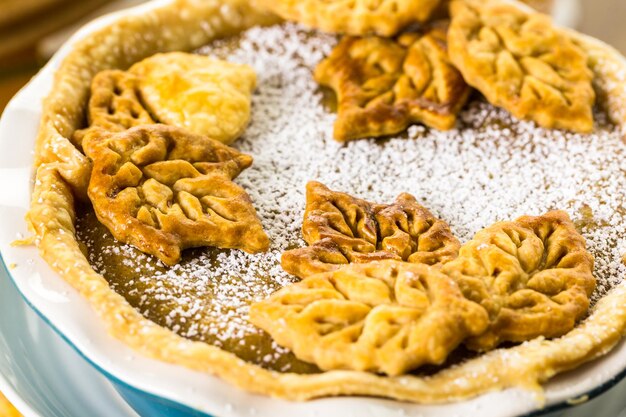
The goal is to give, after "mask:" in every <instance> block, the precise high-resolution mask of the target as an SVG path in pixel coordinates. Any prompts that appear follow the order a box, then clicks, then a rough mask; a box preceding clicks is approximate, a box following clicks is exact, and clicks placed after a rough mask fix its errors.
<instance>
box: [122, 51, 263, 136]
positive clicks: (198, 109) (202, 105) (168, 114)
mask: <svg viewBox="0 0 626 417" xmlns="http://www.w3.org/2000/svg"><path fill="white" fill-rule="evenodd" d="M129 72H130V73H133V74H136V75H137V76H138V79H139V89H140V91H141V95H142V98H143V100H144V101H145V103H146V106H147V107H148V109H150V111H151V112H152V113H153V114H154V115H155V116H156V117H157V118H158V119H159V121H160V122H163V123H167V124H170V125H174V126H179V127H184V128H186V129H188V130H190V131H191V132H194V133H196V134H200V135H206V136H209V137H210V138H212V139H214V140H218V141H220V142H222V143H226V144H229V143H232V142H233V141H235V140H236V139H237V138H239V137H240V136H241V135H242V134H243V132H244V130H245V129H246V127H247V126H248V122H249V121H250V107H251V105H250V100H251V95H252V92H253V91H254V88H255V86H256V74H255V72H254V70H253V69H252V68H251V67H249V66H248V65H243V64H235V63H232V62H227V61H222V60H219V59H214V58H209V57H206V56H202V55H196V54H187V53H183V52H170V53H165V54H156V55H153V56H151V57H150V58H147V59H144V60H143V61H141V62H138V63H136V64H135V65H133V66H132V67H131V69H130V70H129Z"/></svg>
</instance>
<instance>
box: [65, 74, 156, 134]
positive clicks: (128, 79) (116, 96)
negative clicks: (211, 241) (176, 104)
mask: <svg viewBox="0 0 626 417" xmlns="http://www.w3.org/2000/svg"><path fill="white" fill-rule="evenodd" d="M139 97H140V92H139V79H138V78H137V77H136V76H135V75H133V74H129V73H128V72H124V71H119V70H106V71H101V72H99V73H98V74H96V75H95V77H94V78H93V80H92V82H91V96H90V98H89V102H88V105H87V123H88V126H89V127H88V128H86V129H82V130H77V131H76V132H75V133H74V136H73V140H74V142H75V143H77V144H79V145H80V144H81V143H82V141H83V137H84V136H85V135H86V134H87V132H89V130H90V128H97V129H105V130H108V131H110V132H121V131H124V130H127V129H130V128H131V127H135V126H141V125H146V124H154V123H156V121H155V120H154V119H153V118H152V116H150V114H149V113H148V111H147V110H146V109H145V108H144V106H143V104H142V102H141V100H140V98H139Z"/></svg>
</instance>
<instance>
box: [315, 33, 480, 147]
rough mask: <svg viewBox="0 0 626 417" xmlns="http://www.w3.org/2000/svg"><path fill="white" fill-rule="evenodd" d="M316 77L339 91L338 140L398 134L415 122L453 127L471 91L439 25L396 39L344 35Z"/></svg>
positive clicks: (336, 126)
mask: <svg viewBox="0 0 626 417" xmlns="http://www.w3.org/2000/svg"><path fill="white" fill-rule="evenodd" d="M315 79H316V80H317V82H318V83H320V84H322V85H325V86H328V87H330V88H332V89H333V90H334V91H335V92H336V94H337V101H338V115H337V121H336V123H335V131H334V136H335V139H337V140H339V141H348V140H353V139H359V138H365V137H377V136H384V135H390V134H394V133H399V132H401V131H403V130H404V129H406V128H407V126H409V125H410V124H411V123H416V122H421V123H424V124H426V125H427V126H430V127H434V128H437V129H441V130H446V129H451V128H452V127H454V124H455V122H456V115H457V113H458V112H459V110H460V109H461V107H463V105H464V104H465V102H466V101H467V97H468V95H469V87H468V86H467V84H465V81H464V80H463V77H462V76H461V74H460V73H459V72H458V71H457V70H456V69H455V68H454V67H453V66H452V65H451V64H450V62H449V59H448V53H447V51H446V33H445V30H444V29H442V28H438V27H437V28H433V29H432V30H430V31H428V32H426V33H425V34H420V33H406V34H403V35H401V36H399V37H398V38H397V39H386V38H379V37H374V36H372V37H367V38H353V37H345V38H343V39H342V40H341V42H340V43H339V45H337V47H336V48H335V49H334V50H333V51H332V53H331V54H330V56H329V57H328V58H326V59H325V60H324V61H322V63H320V65H319V66H318V67H317V68H316V70H315Z"/></svg>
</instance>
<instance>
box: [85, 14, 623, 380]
mask: <svg viewBox="0 0 626 417" xmlns="http://www.w3.org/2000/svg"><path fill="white" fill-rule="evenodd" d="M335 42H336V39H335V38H334V37H332V36H329V35H323V34H319V33H315V32H309V31H306V30H304V29H302V28H300V27H299V26H297V25H294V24H284V25H282V26H274V27H269V28H254V29H251V30H249V31H247V32H245V33H244V34H243V35H242V36H241V37H240V38H237V39H235V40H232V39H231V40H228V41H222V42H218V43H216V44H214V45H210V46H207V47H206V48H204V49H202V50H201V51H200V53H204V54H209V55H214V56H218V57H220V58H227V59H229V60H231V61H233V62H239V63H246V64H249V65H251V66H252V67H253V68H254V69H255V70H256V72H257V75H258V88H257V91H256V93H255V95H254V97H253V115H252V123H251V125H250V127H249V128H248V130H247V132H246V134H245V136H244V137H243V138H242V139H240V140H239V141H238V142H236V143H235V144H234V146H235V147H237V148H238V149H239V150H241V151H243V152H246V153H249V154H251V155H252V156H254V165H253V166H252V167H251V168H250V169H248V170H246V171H245V172H244V173H243V174H242V175H241V176H240V177H239V178H238V179H237V180H236V182H237V183H238V184H240V185H242V186H243V187H244V188H245V189H246V190H247V191H248V193H249V194H250V196H251V197H252V199H253V201H254V204H255V207H256V209H257V211H258V214H259V216H260V218H261V220H262V222H263V225H264V227H265V230H266V231H267V233H268V235H269V236H270V238H271V240H272V247H271V250H270V251H269V252H267V253H265V254H260V255H249V254H246V253H243V252H241V251H229V250H214V249H201V250H194V251H192V252H191V253H189V254H187V256H186V257H185V260H184V261H183V263H182V264H181V265H179V266H176V267H174V268H172V269H166V268H165V267H163V266H162V265H158V264H157V263H156V262H154V261H150V262H148V257H147V256H146V255H143V254H141V253H139V252H138V251H136V250H135V249H133V248H131V247H129V246H126V245H120V244H119V243H116V242H114V241H113V240H112V239H105V241H103V242H104V243H101V244H96V243H95V241H94V240H93V238H92V237H90V236H93V233H94V229H93V227H88V226H87V225H86V223H84V222H81V221H79V225H78V226H79V234H80V237H81V239H82V240H83V241H85V242H86V243H87V246H88V247H89V248H90V259H91V261H92V263H93V264H94V266H95V268H96V269H97V270H98V271H99V272H101V273H103V274H104V275H105V276H107V278H110V280H111V282H112V283H113V286H114V287H116V289H118V290H120V292H122V293H125V294H127V295H126V296H127V298H128V299H129V301H130V302H131V304H133V305H134V306H135V307H136V308H138V309H139V310H140V311H141V312H142V313H143V314H144V315H146V316H147V317H149V318H151V319H153V320H155V321H163V323H160V324H163V325H166V326H168V327H169V328H171V329H173V330H174V331H176V332H177V333H179V334H181V335H182V336H185V337H188V338H192V339H194V340H204V341H207V342H210V343H214V344H216V345H218V346H222V347H224V348H226V349H228V350H230V351H233V352H234V353H236V354H238V355H240V356H242V357H244V358H246V359H248V360H251V361H253V362H255V363H259V364H262V365H263V366H266V367H268V368H272V369H278V370H283V371H287V370H296V371H301V372H306V371H312V370H314V369H313V368H310V367H308V368H307V367H306V366H305V365H303V364H298V363H297V361H294V360H293V358H292V357H291V356H290V353H289V352H287V351H285V350H283V349H280V348H279V347H278V346H276V345H275V344H273V343H272V342H271V340H270V339H269V338H268V336H267V335H265V334H264V333H262V332H261V331H260V330H258V329H257V328H255V327H254V326H253V325H251V324H250V323H249V322H248V321H247V313H248V306H249V304H250V303H251V302H252V301H254V300H258V299H262V298H265V297H266V296H267V295H269V294H271V293H272V292H273V291H275V290H277V289H278V288H280V287H281V286H283V285H286V284H288V283H290V282H293V281H294V280H295V278H293V277H290V276H289V275H287V274H286V273H285V272H284V271H282V269H281V268H280V256H281V254H282V252H283V251H284V250H285V249H288V248H293V247H296V246H301V245H303V244H304V243H303V241H302V240H301V233H300V228H301V226H302V215H303V213H304V206H305V194H304V192H305V185H306V183H307V182H308V181H310V180H316V181H320V182H322V183H324V184H326V185H327V186H329V187H330V188H331V189H334V190H340V191H345V192H348V193H350V194H352V195H355V196H358V197H361V198H365V199H368V200H371V201H376V202H381V203H383V202H391V201H393V199H394V198H395V197H396V196H397V195H398V194H399V193H401V192H408V193H411V194H413V195H414V196H415V197H416V198H417V199H418V200H419V201H420V203H421V204H423V205H425V206H426V207H428V208H429V209H430V210H431V211H432V212H433V213H434V214H435V215H437V216H439V217H441V218H442V219H444V220H446V221H447V222H449V223H450V225H451V227H452V230H453V232H454V233H455V234H456V235H457V236H458V237H459V238H460V239H461V240H462V241H467V240H468V239H470V238H471V236H472V235H473V234H474V233H475V232H476V231H478V230H479V229H481V228H483V227H486V226H488V225H490V224H492V223H493V222H496V221H499V220H510V219H515V218H516V217H518V216H521V215H524V214H530V215H538V214H542V213H544V212H545V211H547V210H550V209H563V210H566V211H567V212H568V213H569V214H570V216H572V218H573V219H574V221H575V222H576V224H577V225H578V226H579V229H580V230H581V232H582V233H583V235H584V236H585V238H586V239H587V244H588V249H589V250H590V251H591V252H592V254H593V255H594V256H595V257H596V268H595V274H596V277H597V279H598V289H597V291H596V293H595V294H594V297H593V300H594V302H595V301H596V300H597V299H598V298H600V297H601V296H603V295H604V294H606V293H607V291H609V290H610V289H611V288H612V287H613V286H615V285H616V284H617V283H619V282H621V280H622V279H623V278H624V274H625V273H626V268H625V267H624V266H623V264H622V262H621V255H622V254H623V252H624V251H625V250H626V210H625V209H624V207H623V197H622V196H623V190H626V175H624V173H625V172H626V159H624V158H623V153H624V145H623V143H622V141H621V138H620V132H619V131H618V130H617V129H616V128H614V127H613V126H612V125H610V124H609V123H608V122H607V121H606V120H605V117H603V115H602V114H600V113H598V115H597V119H598V122H597V126H596V132H595V133H594V134H592V135H580V134H571V133H566V132H562V131H550V130H545V129H541V128H538V127H537V126H536V125H535V124H533V123H529V122H519V121H517V120H513V119H512V118H511V117H510V116H509V115H508V114H507V113H506V112H505V111H502V110H499V109H496V108H494V107H493V106H491V105H489V104H487V103H485V102H484V101H482V100H481V99H480V98H479V97H477V96H476V97H474V98H473V99H472V100H470V104H469V105H468V106H467V108H466V109H465V110H464V111H463V112H462V114H461V116H460V120H459V123H458V127H457V129H455V130H451V131H447V132H439V131H436V130H430V129H427V128H425V127H423V126H413V127H411V128H410V129H409V130H408V133H407V134H406V135H404V136H403V137H400V138H393V139H385V140H378V141H375V140H361V141H355V142H351V143H348V144H345V145H343V144H340V143H337V142H335V141H334V140H333V139H332V126H333V122H334V119H335V115H334V114H333V113H332V112H331V111H329V109H328V108H327V106H325V100H324V95H323V93H322V91H321V90H320V89H319V88H318V86H317V84H316V83H315V81H314V80H313V77H312V70H313V69H314V68H315V66H316V64H317V63H318V62H319V61H320V60H321V59H322V58H323V57H324V56H325V55H326V54H328V53H329V52H330V50H331V48H332V46H333V45H334V44H335ZM89 229H91V230H89ZM98 230H99V231H98V232H97V233H100V229H98ZM120 263H125V264H124V268H123V270H124V271H127V273H128V274H129V275H135V276H136V278H134V279H127V278H125V277H112V276H111V275H112V274H110V273H109V272H107V269H109V270H110V269H111V265H117V264H120ZM117 275H119V272H118V274H117ZM138 282H139V283H142V284H146V285H138ZM161 313H163V314H161ZM161 315H162V316H163V317H164V318H163V319H162V320H161V319H159V317H160V316H161ZM238 346H239V347H238ZM294 363H296V365H293V364H294Z"/></svg>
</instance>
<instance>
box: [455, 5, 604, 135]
mask: <svg viewBox="0 0 626 417" xmlns="http://www.w3.org/2000/svg"><path fill="white" fill-rule="evenodd" d="M450 10H451V15H452V21H451V23H450V29H449V30H448V49H449V53H450V59H451V60H452V62H453V63H454V64H455V65H456V67H457V68H458V69H459V70H460V71H461V73H462V74H463V77H464V78H465V80H466V81H467V83H468V84H470V85H471V86H473V87H475V88H476V89H478V90H479V91H480V92H481V93H482V94H483V95H484V96H485V97H486V98H487V100H489V102H490V103H492V104H493V105H495V106H499V107H502V108H504V109H506V110H508V111H509V112H510V113H511V114H512V115H513V116H515V117H517V118H519V119H527V120H533V121H535V122H536V123H537V124H539V125H540V126H543V127H545V128H556V129H567V130H572V131H576V132H583V133H587V132H590V131H592V130H593V104H594V101H595V92H594V90H593V86H592V80H593V73H592V71H591V70H590V68H589V66H588V64H587V61H588V58H587V55H586V53H585V52H584V50H583V49H582V48H580V47H579V46H578V45H576V44H575V43H574V42H573V41H572V40H571V39H570V38H569V37H568V36H567V34H565V33H564V32H562V31H560V30H558V29H557V28H555V27H554V26H553V24H552V22H551V21H550V18H549V17H548V16H546V15H543V14H540V13H536V12H532V11H530V10H521V9H520V8H518V7H515V6H514V5H511V4H506V3H504V2H500V1H490V0H484V1H483V0H480V1H477V0H463V1H461V0H454V1H453V2H452V3H451V7H450Z"/></svg>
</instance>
